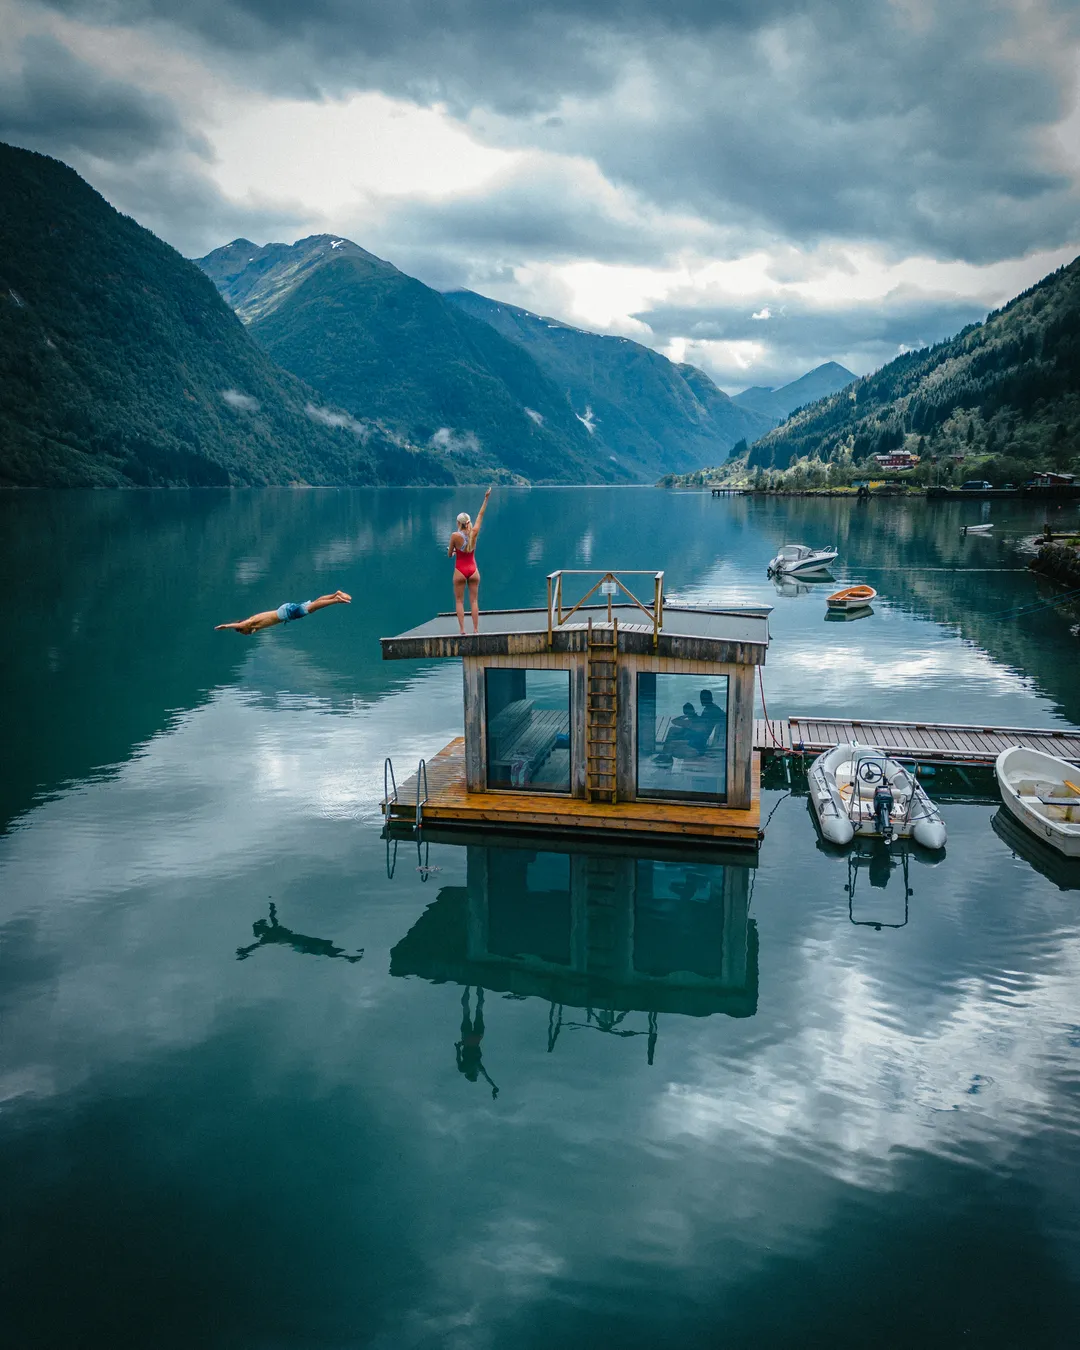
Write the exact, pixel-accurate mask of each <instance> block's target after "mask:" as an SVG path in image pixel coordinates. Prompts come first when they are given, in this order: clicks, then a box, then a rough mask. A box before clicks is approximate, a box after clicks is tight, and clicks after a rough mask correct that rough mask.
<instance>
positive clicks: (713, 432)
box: [446, 291, 776, 479]
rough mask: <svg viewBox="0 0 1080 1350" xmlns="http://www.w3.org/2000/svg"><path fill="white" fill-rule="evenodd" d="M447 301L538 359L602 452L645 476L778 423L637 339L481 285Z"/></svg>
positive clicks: (708, 457) (716, 455) (706, 458)
mask: <svg viewBox="0 0 1080 1350" xmlns="http://www.w3.org/2000/svg"><path fill="white" fill-rule="evenodd" d="M446 298H447V299H448V300H450V301H452V302H453V303H454V304H455V305H456V306H458V308H460V309H462V310H464V311H465V312H466V313H467V314H470V315H472V316H473V317H474V318H477V319H481V320H483V321H484V323H486V324H489V325H490V326H491V327H492V328H494V329H496V330H497V331H498V332H499V333H501V334H502V336H503V337H505V338H507V339H508V340H510V341H511V342H514V343H516V344H517V345H518V346H520V347H521V348H523V349H524V350H525V351H526V352H528V353H529V355H530V356H532V357H534V358H535V359H536V362H537V364H538V365H539V366H540V368H541V369H542V370H543V371H544V372H545V374H546V375H548V376H549V377H550V378H551V380H552V381H553V382H554V383H555V384H556V385H557V386H558V388H559V389H560V390H563V391H565V393H566V395H567V396H568V398H569V400H570V403H571V404H572V406H573V410H574V412H575V413H576V414H577V415H578V417H579V418H580V419H581V421H582V423H583V425H584V426H586V427H587V428H588V429H589V431H590V433H591V435H592V438H593V442H594V445H595V447H596V449H597V450H602V451H603V453H604V454H605V455H612V456H614V457H615V459H616V460H617V461H618V462H619V463H620V464H623V465H626V466H628V467H630V468H631V469H632V470H633V472H634V474H635V476H637V477H643V478H649V479H655V478H656V477H657V475H658V474H663V473H669V472H677V471H679V470H680V469H689V468H694V467H696V466H697V465H699V464H701V463H713V464H715V463H717V462H718V461H719V460H720V459H722V458H723V457H724V455H725V454H726V452H727V451H728V450H730V449H731V447H732V446H733V445H735V444H736V443H737V442H738V441H740V440H753V439H754V437H755V436H760V435H762V433H763V432H765V431H767V430H768V428H769V426H770V425H771V424H772V423H773V422H775V420H776V419H775V418H773V417H771V416H768V415H765V414H762V413H759V412H757V411H755V410H753V409H750V408H742V407H739V406H738V404H737V403H735V402H734V401H733V400H732V399H730V398H729V397H728V396H727V394H725V393H723V392H722V391H721V390H720V389H718V388H717V387H716V385H715V384H714V383H713V382H712V380H710V379H709V377H708V375H706V374H705V372H704V371H702V370H698V369H697V367H696V366H690V365H675V364H674V363H673V362H671V361H669V360H668V359H667V358H666V357H664V356H661V355H660V353H659V352H655V351H653V350H652V348H650V347H643V346H642V345H641V344H640V343H638V342H631V341H630V339H629V338H621V337H602V336H601V335H599V334H597V333H587V332H584V331H583V330H582V329H580V328H572V327H571V326H570V325H569V324H565V323H560V322H559V321H558V320H557V319H546V318H543V317H541V316H540V315H538V314H532V313H530V312H529V311H528V310H526V309H520V308H518V307H517V306H516V305H506V304H503V303H501V302H500V301H496V300H488V299H487V298H486V297H484V296H482V295H477V294H475V293H474V292H473V291H450V292H448V293H447V297H446Z"/></svg>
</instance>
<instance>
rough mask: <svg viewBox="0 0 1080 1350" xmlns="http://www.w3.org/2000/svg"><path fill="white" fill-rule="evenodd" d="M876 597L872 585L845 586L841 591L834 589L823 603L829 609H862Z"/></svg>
mask: <svg viewBox="0 0 1080 1350" xmlns="http://www.w3.org/2000/svg"><path fill="white" fill-rule="evenodd" d="M876 599H877V591H875V590H874V588H873V586H845V587H844V589H843V590H842V591H834V592H833V594H832V595H830V596H829V597H828V598H827V599H826V601H825V603H826V604H827V605H828V607H829V608H830V609H838V610H848V609H864V608H865V607H866V606H867V605H868V604H870V602H871V601H873V600H876Z"/></svg>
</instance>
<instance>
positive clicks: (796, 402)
mask: <svg viewBox="0 0 1080 1350" xmlns="http://www.w3.org/2000/svg"><path fill="white" fill-rule="evenodd" d="M857 378H858V377H857V376H855V375H853V374H852V373H851V371H850V370H848V369H847V367H846V366H842V365H840V364H839V362H837V361H826V362H825V364H824V365H823V366H815V367H814V369H813V370H808V371H807V372H806V374H805V375H800V377H799V378H798V379H797V380H792V381H791V383H790V384H782V385H781V386H780V387H779V389H771V388H768V387H767V386H765V385H761V384H755V385H752V386H751V387H750V388H749V389H744V390H743V391H742V393H741V394H735V395H734V396H733V397H732V400H731V401H732V402H733V403H737V404H738V405H739V407H740V408H749V409H751V410H752V411H753V412H759V413H761V414H762V415H763V416H765V417H769V418H771V419H772V420H773V422H774V423H777V424H779V423H780V422H783V421H784V419H785V418H787V417H790V416H791V414H792V413H793V412H794V411H795V409H796V408H803V407H805V406H806V404H808V403H816V402H817V401H818V399H822V398H828V396H829V395H830V394H836V393H839V391H840V390H841V389H846V388H847V386H848V385H849V384H851V383H852V381H853V380H855V379H857Z"/></svg>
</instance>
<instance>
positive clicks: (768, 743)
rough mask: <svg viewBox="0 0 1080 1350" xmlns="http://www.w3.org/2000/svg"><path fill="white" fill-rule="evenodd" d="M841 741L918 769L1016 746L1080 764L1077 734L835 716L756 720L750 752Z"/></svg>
mask: <svg viewBox="0 0 1080 1350" xmlns="http://www.w3.org/2000/svg"><path fill="white" fill-rule="evenodd" d="M845 741H859V742H861V744H863V745H874V746H877V748H878V749H879V750H884V751H885V752H886V754H889V755H891V756H892V757H893V758H894V759H899V760H907V761H910V762H915V763H920V764H958V765H986V766H992V765H993V763H994V761H995V760H996V759H997V757H998V755H999V754H1000V753H1001V752H1002V750H1007V749H1009V747H1010V746H1014V745H1019V746H1023V747H1025V748H1027V749H1030V750H1042V751H1044V752H1045V753H1046V754H1048V755H1056V756H1057V757H1058V758H1059V759H1067V760H1069V761H1071V762H1073V763H1078V764H1080V731H1076V730H1064V731H1048V730H1041V729H1038V728H1030V727H988V726H962V725H957V724H955V723H951V722H865V721H854V720H850V719H848V720H845V719H842V718H836V717H788V718H770V719H769V720H768V721H764V720H760V719H759V720H757V721H755V723H754V748H755V750H757V751H759V752H760V753H761V754H763V755H765V756H766V757H771V756H774V755H792V754H794V755H819V754H821V752H822V751H823V750H829V749H831V748H832V747H833V746H834V745H840V744H841V743H843V742H845Z"/></svg>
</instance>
